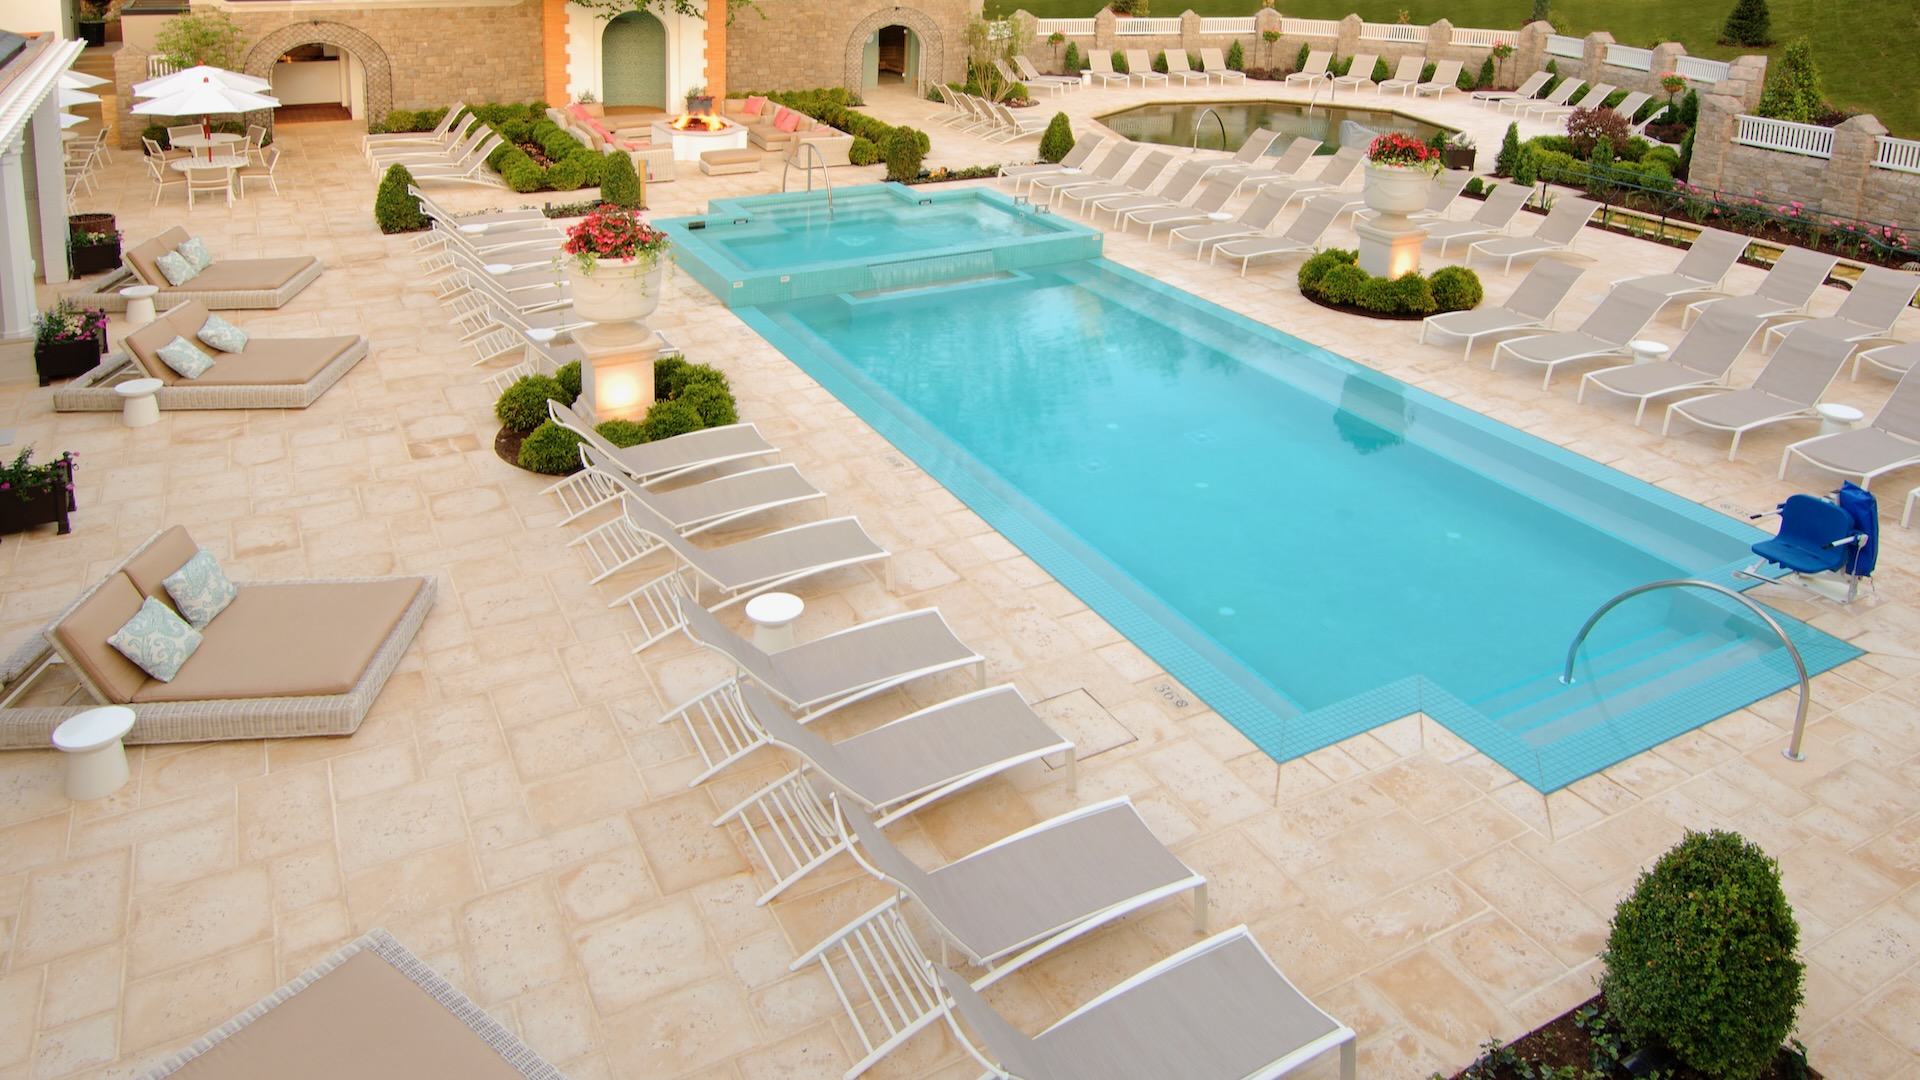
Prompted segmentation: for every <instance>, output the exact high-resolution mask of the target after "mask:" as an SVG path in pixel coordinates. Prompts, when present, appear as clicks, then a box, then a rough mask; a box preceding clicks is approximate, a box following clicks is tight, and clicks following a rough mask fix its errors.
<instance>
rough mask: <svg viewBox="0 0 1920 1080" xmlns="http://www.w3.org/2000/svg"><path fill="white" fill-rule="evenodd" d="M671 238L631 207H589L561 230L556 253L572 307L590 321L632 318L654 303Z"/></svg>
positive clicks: (635, 319) (641, 315) (644, 313)
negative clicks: (562, 259) (561, 255)
mask: <svg viewBox="0 0 1920 1080" xmlns="http://www.w3.org/2000/svg"><path fill="white" fill-rule="evenodd" d="M671 247H672V241H670V240H669V239H667V234H666V233H663V232H660V231H658V230H656V229H653V228H651V227H649V226H648V225H647V223H646V222H645V221H643V220H641V218H640V214H639V212H638V211H636V210H627V209H623V208H621V207H618V206H614V205H612V204H610V203H602V204H601V205H600V206H598V207H596V208H594V209H593V210H592V211H591V212H590V213H588V214H587V216H586V217H583V218H581V219H580V220H579V222H577V223H576V224H574V225H573V226H572V227H571V228H569V229H568V230H567V242H566V243H565V244H563V245H562V246H561V249H560V250H562V251H564V252H566V253H567V254H568V255H570V256H572V258H570V259H567V260H566V270H567V280H568V281H569V282H571V283H572V286H573V310H574V313H575V314H577V315H579V316H580V317H581V318H583V319H587V320H589V321H591V322H596V323H628V322H638V321H640V320H642V319H645V318H646V317H647V316H648V315H651V314H653V309H654V308H656V307H658V306H659V305H660V279H661V277H663V276H664V275H665V273H666V269H667V258H668V251H669V249H670V248H671Z"/></svg>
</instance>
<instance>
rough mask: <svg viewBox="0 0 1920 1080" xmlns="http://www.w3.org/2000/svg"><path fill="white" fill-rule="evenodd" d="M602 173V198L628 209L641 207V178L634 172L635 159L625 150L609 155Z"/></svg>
mask: <svg viewBox="0 0 1920 1080" xmlns="http://www.w3.org/2000/svg"><path fill="white" fill-rule="evenodd" d="M603 170H604V171H602V173H601V174H600V198H601V200H602V201H604V202H610V203H612V204H613V205H615V206H619V207H624V208H626V209H628V210H638V209H641V206H640V178H639V177H638V176H637V175H635V174H634V171H633V159H632V158H630V157H628V156H627V152H626V151H625V150H615V151H614V152H613V153H611V154H608V155H607V163H606V165H605V166H603Z"/></svg>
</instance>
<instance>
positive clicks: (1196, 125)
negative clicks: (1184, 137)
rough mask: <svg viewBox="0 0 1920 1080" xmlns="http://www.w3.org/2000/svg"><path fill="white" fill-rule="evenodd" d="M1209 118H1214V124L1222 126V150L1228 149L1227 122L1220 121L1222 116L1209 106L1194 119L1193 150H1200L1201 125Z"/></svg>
mask: <svg viewBox="0 0 1920 1080" xmlns="http://www.w3.org/2000/svg"><path fill="white" fill-rule="evenodd" d="M1209 116H1211V117H1213V122H1214V123H1216V124H1219V125H1220V149H1222V150H1225V149H1226V148H1227V122H1226V121H1225V120H1222V119H1220V114H1219V113H1217V112H1214V111H1213V106H1211V105H1209V106H1207V107H1206V108H1205V109H1202V110H1201V111H1200V115H1199V116H1196V117H1194V119H1193V146H1192V149H1194V150H1198V149H1200V125H1201V124H1202V123H1203V122H1205V121H1206V119H1207V117H1209Z"/></svg>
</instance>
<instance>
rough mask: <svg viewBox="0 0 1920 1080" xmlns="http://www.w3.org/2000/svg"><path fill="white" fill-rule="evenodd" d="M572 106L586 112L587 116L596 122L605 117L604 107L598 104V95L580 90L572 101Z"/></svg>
mask: <svg viewBox="0 0 1920 1080" xmlns="http://www.w3.org/2000/svg"><path fill="white" fill-rule="evenodd" d="M573 101H574V104H576V105H578V106H580V107H581V108H582V109H585V110H586V111H587V115H588V116H591V117H593V118H594V119H596V120H598V119H599V118H601V117H603V116H605V115H607V110H606V107H605V106H603V105H601V104H600V95H598V94H596V93H594V92H593V91H591V90H582V91H580V93H579V94H577V95H576V96H575V97H574V99H573Z"/></svg>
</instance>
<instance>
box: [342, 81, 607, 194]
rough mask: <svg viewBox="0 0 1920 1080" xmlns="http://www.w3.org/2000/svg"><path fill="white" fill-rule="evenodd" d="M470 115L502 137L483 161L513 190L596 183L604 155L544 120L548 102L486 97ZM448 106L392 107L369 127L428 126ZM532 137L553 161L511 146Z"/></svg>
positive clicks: (402, 128) (602, 170) (603, 166)
mask: <svg viewBox="0 0 1920 1080" xmlns="http://www.w3.org/2000/svg"><path fill="white" fill-rule="evenodd" d="M470 111H471V112H472V113H473V115H475V116H477V117H479V118H480V119H481V120H483V121H485V122H486V124H487V126H488V127H491V128H492V129H493V130H494V131H496V132H498V133H499V135H500V137H501V138H503V139H505V140H506V141H505V142H504V143H501V144H500V145H499V146H497V147H495V148H494V150H493V152H492V153H490V154H488V155H487V166H488V167H489V168H491V169H492V170H493V171H494V172H497V173H499V174H500V178H501V179H502V180H504V181H506V184H507V186H508V187H509V188H512V189H513V190H514V191H517V192H522V193H525V192H529V191H574V190H577V189H579V188H587V187H599V186H600V180H601V178H602V177H603V176H604V175H605V170H606V163H607V161H608V158H607V157H606V156H605V155H602V154H600V153H599V152H598V151H596V150H594V149H593V148H592V147H590V146H583V145H581V143H580V140H578V139H576V138H574V137H573V136H572V135H569V134H567V132H566V131H565V130H564V129H562V128H561V127H560V126H559V125H558V124H555V123H554V122H553V121H551V120H549V119H547V116H546V112H547V103H546V102H544V101H529V102H523V103H512V102H487V103H485V104H482V105H475V106H473V108H472V109H471V110H470ZM446 114H447V110H446V109H422V110H419V111H414V110H410V109H394V110H392V111H390V112H388V113H387V115H386V116H385V117H384V118H383V119H382V121H381V122H380V123H379V124H377V125H372V127H374V128H377V129H378V130H381V131H430V130H432V129H433V127H434V126H435V125H437V124H439V123H440V120H441V118H442V117H444V116H446ZM520 142H530V143H533V144H535V145H537V146H539V147H540V148H541V150H542V151H544V152H545V153H546V155H547V157H548V158H549V159H550V160H551V161H552V162H553V164H552V165H550V166H545V167H542V166H541V165H539V164H537V163H535V162H534V160H533V159H532V158H531V157H528V156H527V153H526V151H524V150H522V149H520V147H519V146H517V145H515V144H516V143H520Z"/></svg>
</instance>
